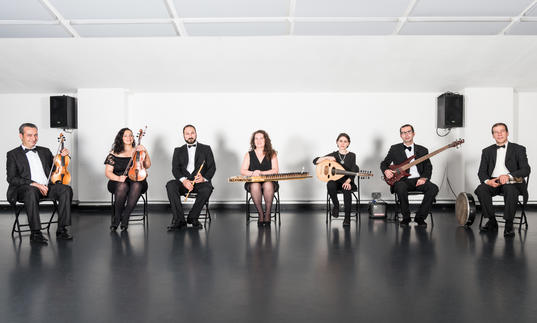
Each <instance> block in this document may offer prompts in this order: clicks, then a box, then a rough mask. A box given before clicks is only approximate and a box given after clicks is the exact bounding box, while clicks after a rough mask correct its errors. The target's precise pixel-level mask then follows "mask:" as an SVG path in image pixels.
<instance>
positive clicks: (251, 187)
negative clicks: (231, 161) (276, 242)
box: [241, 130, 278, 226]
mask: <svg viewBox="0 0 537 323" xmlns="http://www.w3.org/2000/svg"><path fill="white" fill-rule="evenodd" d="M277 173H278V157H277V154H276V151H275V150H274V149H272V143H271V141H270V137H269V135H268V134H267V133H266V132H265V131H264V130H257V131H256V132H254V133H253V134H252V137H251V138H250V151H249V152H248V153H247V154H246V155H244V159H243V161H242V166H241V175H243V176H259V175H270V174H277ZM244 188H245V189H246V190H247V191H249V192H250V194H251V195H252V200H253V202H254V205H255V208H256V209H257V213H258V214H259V218H258V221H257V224H258V225H259V226H261V225H266V226H270V213H271V207H272V199H273V198H274V192H276V191H277V190H278V183H277V182H261V183H246V184H245V185H244ZM262 198H264V199H265V212H263V201H262Z"/></svg>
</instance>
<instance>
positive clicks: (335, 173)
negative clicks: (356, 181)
mask: <svg viewBox="0 0 537 323" xmlns="http://www.w3.org/2000/svg"><path fill="white" fill-rule="evenodd" d="M315 174H316V175H317V178H318V179H320V180H321V181H323V182H328V181H337V180H338V179H340V178H342V177H343V176H359V177H361V178H369V177H370V176H373V174H371V171H361V172H351V171H348V170H345V168H343V166H341V165H340V164H339V163H338V162H336V161H333V160H328V159H325V160H323V161H322V162H320V163H318V164H317V168H316V169H315Z"/></svg>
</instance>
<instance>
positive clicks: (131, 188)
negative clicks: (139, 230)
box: [112, 181, 144, 227]
mask: <svg viewBox="0 0 537 323" xmlns="http://www.w3.org/2000/svg"><path fill="white" fill-rule="evenodd" d="M143 188H144V182H130V181H129V182H123V183H120V182H117V183H116V187H115V191H114V194H115V195H116V201H115V203H114V215H113V216H112V225H113V226H116V227H117V226H118V225H119V222H120V221H121V226H122V227H128V226H129V217H130V216H131V212H132V210H134V208H135V207H136V203H138V199H139V198H140V195H142V191H143ZM125 202H126V205H125Z"/></svg>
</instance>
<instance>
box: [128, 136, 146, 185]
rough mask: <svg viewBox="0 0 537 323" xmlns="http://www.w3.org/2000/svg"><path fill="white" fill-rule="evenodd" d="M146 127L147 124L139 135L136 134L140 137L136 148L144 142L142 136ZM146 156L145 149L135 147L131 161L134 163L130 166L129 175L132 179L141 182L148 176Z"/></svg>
mask: <svg viewBox="0 0 537 323" xmlns="http://www.w3.org/2000/svg"><path fill="white" fill-rule="evenodd" d="M146 129H147V126H146V127H145V129H144V130H142V129H140V131H139V132H138V135H137V136H136V137H137V138H138V143H137V144H136V148H138V146H139V145H140V144H141V143H142V137H143V136H144V135H145V131H146ZM145 156H146V153H145V151H138V150H136V149H135V151H134V154H133V155H132V157H131V161H130V163H132V166H131V167H130V168H128V176H129V178H130V180H131V181H133V182H140V181H143V180H144V179H146V178H147V170H146V169H145V167H144V161H145ZM130 163H129V164H130Z"/></svg>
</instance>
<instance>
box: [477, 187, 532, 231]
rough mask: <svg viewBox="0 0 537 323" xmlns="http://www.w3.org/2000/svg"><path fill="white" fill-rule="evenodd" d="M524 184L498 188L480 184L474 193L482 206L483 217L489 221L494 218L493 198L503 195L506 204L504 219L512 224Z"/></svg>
mask: <svg viewBox="0 0 537 323" xmlns="http://www.w3.org/2000/svg"><path fill="white" fill-rule="evenodd" d="M523 190H524V184H520V183H517V184H506V185H501V186H498V187H496V188H494V187H491V186H489V185H487V184H480V185H479V186H478V187H477V188H476V189H475V191H474V193H475V195H477V198H478V199H479V203H480V204H481V210H482V212H483V216H484V217H486V218H489V219H492V218H494V208H493V207H492V197H493V196H496V195H500V194H501V193H503V201H504V204H505V207H504V211H503V218H504V219H505V221H506V222H512V221H513V218H514V217H515V213H516V205H517V202H518V195H519V194H522V191H523Z"/></svg>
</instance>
